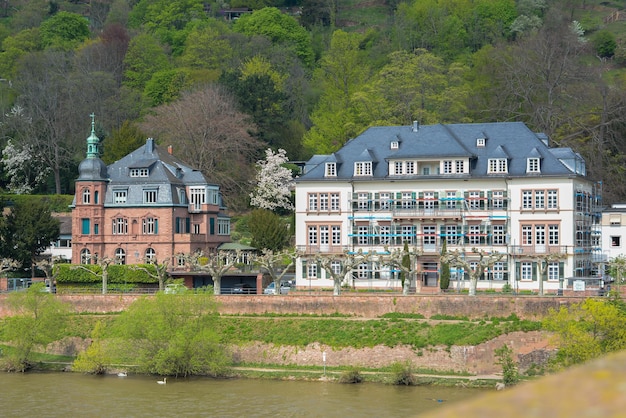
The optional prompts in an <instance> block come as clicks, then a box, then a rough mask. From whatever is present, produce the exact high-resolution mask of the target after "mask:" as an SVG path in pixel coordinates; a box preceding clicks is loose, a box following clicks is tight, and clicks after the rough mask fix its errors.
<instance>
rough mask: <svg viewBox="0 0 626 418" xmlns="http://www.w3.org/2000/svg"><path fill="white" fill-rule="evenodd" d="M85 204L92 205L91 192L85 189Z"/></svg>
mask: <svg viewBox="0 0 626 418" xmlns="http://www.w3.org/2000/svg"><path fill="white" fill-rule="evenodd" d="M83 203H84V204H89V203H91V192H90V191H89V189H83Z"/></svg>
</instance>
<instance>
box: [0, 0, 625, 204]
mask: <svg viewBox="0 0 626 418" xmlns="http://www.w3.org/2000/svg"><path fill="white" fill-rule="evenodd" d="M233 10H237V11H238V12H239V11H243V12H241V13H237V14H238V16H237V18H236V19H232V20H230V19H228V17H229V16H230V17H232V16H234V15H233V14H232V13H229V12H228V11H231V12H232V11H233ZM620 12H621V13H620ZM92 112H93V113H95V115H96V134H97V135H98V136H99V137H100V138H101V139H103V141H104V142H103V147H104V155H103V159H104V160H105V162H107V163H111V162H113V161H115V160H117V159H118V158H120V157H121V156H123V155H125V154H126V153H128V152H129V151H131V150H133V149H135V148H137V147H138V146H140V145H141V144H143V143H144V141H145V138H146V137H154V138H155V140H156V141H157V142H158V143H159V144H161V145H172V146H173V147H174V152H175V154H176V155H178V156H179V157H181V158H182V159H183V160H185V161H187V162H189V163H190V164H191V165H193V166H195V167H197V168H198V169H200V170H202V171H203V172H204V173H205V174H206V175H207V176H208V177H209V178H210V179H211V180H212V181H214V182H217V183H219V184H221V185H222V188H223V191H224V193H225V198H226V201H227V204H228V205H229V206H230V207H231V208H233V209H235V210H243V209H245V208H246V207H247V205H248V201H247V200H248V197H247V196H248V195H249V192H250V188H251V181H250V180H251V179H253V178H254V163H255V162H256V161H257V160H258V159H260V158H263V156H264V150H265V149H266V148H268V147H271V148H273V149H275V150H277V149H279V148H282V149H285V150H286V151H287V155H288V156H289V159H290V160H292V161H294V160H304V159H307V158H308V157H310V156H311V155H312V154H315V153H329V152H333V151H335V150H337V149H338V148H339V147H341V146H342V144H343V143H344V142H345V141H346V140H348V139H350V138H353V137H355V136H356V135H358V134H359V133H361V132H362V131H363V130H364V129H366V128H367V127H369V126H374V125H382V124H400V125H408V124H410V123H411V122H412V121H413V120H417V121H419V122H420V123H422V124H435V123H455V122H485V121H511V120H515V121H523V122H526V123H527V124H528V125H529V126H530V127H531V129H533V130H535V131H537V132H544V133H546V134H547V135H549V137H550V138H551V141H552V144H553V146H561V147H571V148H573V149H574V150H576V151H577V152H579V153H580V154H581V155H583V156H584V157H585V159H586V160H587V169H588V174H589V175H590V176H591V177H592V178H593V179H595V180H602V181H603V184H604V197H605V203H607V204H608V203H611V202H615V201H623V200H626V182H625V181H624V170H625V168H624V167H625V164H624V163H625V161H624V156H625V155H626V0H620V1H618V0H614V1H598V0H407V1H399V0H374V1H361V0H288V1H281V0H273V1H268V0H253V1H245V0H236V1H234V2H232V3H230V4H226V3H210V2H208V1H202V0H180V1H175V0H91V1H86V0H85V1H80V0H66V1H61V0H57V1H37V2H34V1H28V0H3V1H2V2H0V147H1V149H2V155H3V160H2V162H3V164H2V165H1V167H0V168H1V172H0V187H2V188H3V189H5V190H9V191H12V192H15V193H21V194H23V193H71V192H72V187H73V181H74V179H75V177H76V168H77V166H78V163H79V162H80V161H81V159H82V158H83V157H84V152H85V151H84V150H85V138H86V137H87V136H88V135H89V129H90V128H91V125H90V117H89V115H90V114H91V113H92Z"/></svg>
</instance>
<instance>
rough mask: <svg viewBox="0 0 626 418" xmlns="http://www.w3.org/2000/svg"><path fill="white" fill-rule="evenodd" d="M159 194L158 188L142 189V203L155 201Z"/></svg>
mask: <svg viewBox="0 0 626 418" xmlns="http://www.w3.org/2000/svg"><path fill="white" fill-rule="evenodd" d="M158 196H159V189H145V190H144V191H143V203H156V202H157V200H158V198H159V197H158Z"/></svg>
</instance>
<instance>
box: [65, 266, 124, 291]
mask: <svg viewBox="0 0 626 418" xmlns="http://www.w3.org/2000/svg"><path fill="white" fill-rule="evenodd" d="M115 261H116V260H115V259H114V258H111V257H101V258H98V259H96V260H94V262H95V264H97V265H98V267H100V268H99V269H98V270H95V271H94V270H92V269H89V268H87V267H85V266H83V265H82V264H77V265H75V266H73V267H72V269H81V270H84V271H86V272H89V274H92V275H94V276H97V277H100V278H101V279H102V294H103V295H106V294H107V293H108V292H109V267H110V266H111V264H114V263H115Z"/></svg>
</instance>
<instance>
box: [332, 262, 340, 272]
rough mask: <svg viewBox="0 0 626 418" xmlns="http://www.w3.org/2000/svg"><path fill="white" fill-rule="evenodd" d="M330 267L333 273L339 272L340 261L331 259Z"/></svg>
mask: <svg viewBox="0 0 626 418" xmlns="http://www.w3.org/2000/svg"><path fill="white" fill-rule="evenodd" d="M330 269H331V270H332V272H333V274H341V262H340V261H331V262H330Z"/></svg>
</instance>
